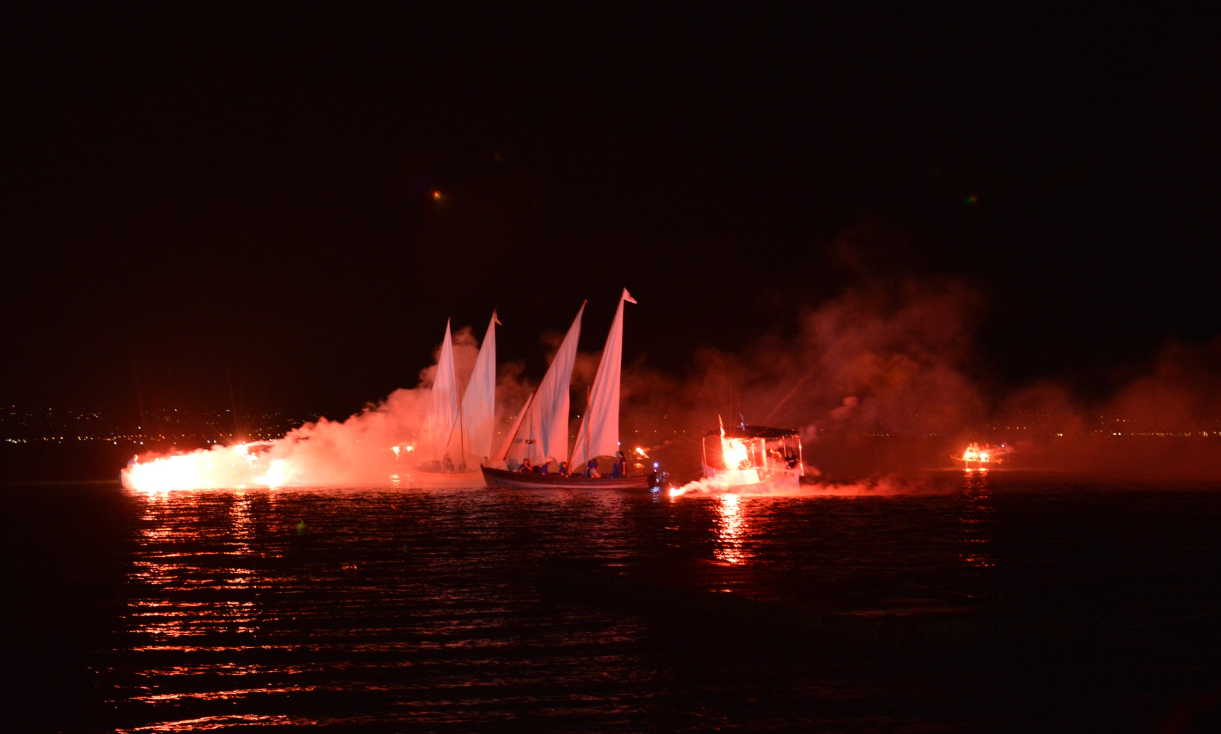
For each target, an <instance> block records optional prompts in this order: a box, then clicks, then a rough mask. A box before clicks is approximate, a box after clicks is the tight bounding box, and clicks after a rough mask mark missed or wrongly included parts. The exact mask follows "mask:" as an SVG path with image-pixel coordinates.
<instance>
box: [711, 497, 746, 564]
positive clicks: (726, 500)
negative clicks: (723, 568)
mask: <svg viewBox="0 0 1221 734" xmlns="http://www.w3.org/2000/svg"><path fill="white" fill-rule="evenodd" d="M717 510H718V515H719V517H718V520H719V523H718V527H717V549H716V551H715V553H714V555H715V556H716V559H717V560H718V561H721V562H722V563H728V564H730V565H738V564H740V563H744V562H745V561H746V553H745V552H744V551H743V548H742V541H743V532H744V530H745V528H744V527H743V525H742V506H741V499H740V498H739V497H738V495H736V494H723V495H721V497H720V502H719V504H718V506H717Z"/></svg>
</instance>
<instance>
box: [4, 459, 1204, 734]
mask: <svg viewBox="0 0 1221 734" xmlns="http://www.w3.org/2000/svg"><path fill="white" fill-rule="evenodd" d="M0 498H2V501H3V504H4V508H5V513H4V517H5V521H4V528H5V530H4V540H5V546H4V564H5V565H4V568H5V575H4V577H3V580H2V581H0V583H3V585H4V587H5V589H4V590H5V593H4V596H5V599H6V601H5V604H4V608H5V612H4V613H5V617H6V622H7V624H6V627H5V629H6V632H7V637H8V641H7V645H6V648H7V649H6V655H5V656H6V663H7V664H6V672H7V673H8V675H7V676H6V677H7V678H9V680H10V683H9V684H7V685H6V686H5V687H4V696H5V697H6V699H7V701H6V705H5V707H4V711H3V713H2V714H0V729H2V730H4V731H14V732H16V731H22V732H24V731H88V732H95V731H96V732H102V731H121V732H177V731H239V730H240V731H250V730H256V729H268V728H276V727H281V728H283V729H284V730H293V729H314V728H319V729H326V730H329V731H358V732H363V731H368V732H394V731H410V732H415V731H421V732H427V731H437V732H567V731H605V732H704V731H729V732H733V731H739V732H807V731H808V732H823V731H825V732H976V731H980V732H984V731H987V732H995V731H1003V732H1010V731H1011V732H1036V731H1037V732H1061V731H1062V732H1078V731H1108V732H1203V731H1221V633H1219V632H1218V627H1219V626H1221V586H1219V584H1218V579H1219V578H1221V485H1216V484H1158V483H1150V482H1145V483H1122V482H1116V481H1105V482H1104V481H1090V480H1085V479H1082V478H1079V477H1076V478H1074V477H1057V476H1051V475H1038V474H1029V473H1016V472H1014V473H1005V472H997V471H993V472H990V473H982V474H981V473H978V472H975V473H952V472H946V473H940V474H930V475H926V476H921V477H919V478H916V479H914V480H910V481H907V482H904V483H902V484H899V485H874V486H865V487H863V488H860V489H859V491H856V492H855V493H853V492H842V491H841V492H836V493H826V494H824V493H820V492H813V493H811V494H809V495H807V496H795V497H747V496H718V495H700V494H698V493H691V494H688V495H684V496H681V497H674V498H671V497H669V496H666V495H662V494H654V493H644V492H640V493H631V492H608V493H601V494H596V493H591V492H577V491H551V490H547V491H540V490H521V491H505V490H496V491H491V490H487V489H483V488H478V487H475V488H446V489H403V488H399V489H391V488H385V489H353V488H343V487H333V488H313V489H276V490H266V489H260V490H241V489H238V490H231V491H215V490H214V491H198V492H186V491H176V492H168V493H158V494H147V493H142V492H134V491H128V490H124V489H122V488H121V487H119V486H118V485H117V484H112V483H44V484H37V483H26V484H7V485H0ZM828 618H833V619H844V620H849V621H850V622H851V623H852V624H853V625H855V626H853V627H852V629H854V630H857V631H858V632H859V631H860V630H866V632H868V631H869V630H870V629H873V628H871V627H870V625H871V624H874V623H875V622H876V623H877V625H878V626H877V628H876V629H877V630H878V634H877V635H876V636H875V637H874V638H870V637H869V635H868V634H866V635H865V636H861V635H860V634H856V635H854V636H853V635H849V636H846V637H843V638H842V639H833V637H834V636H832V635H828V634H827V633H826V631H825V629H823V630H822V631H820V629H821V628H819V627H818V625H817V624H815V623H812V622H810V620H814V621H815V622H816V621H817V620H825V619H828ZM904 620H916V621H919V622H920V623H921V624H924V623H926V622H930V620H931V621H932V622H933V623H937V624H935V625H934V626H936V627H937V629H941V630H943V632H944V634H940V635H929V634H924V635H917V634H911V635H895V634H893V632H894V630H897V629H900V627H897V626H895V624H896V623H898V622H903V621H904ZM964 620H970V621H971V623H970V624H959V623H960V622H961V621H964ZM938 624H939V625H940V626H937V625H938ZM888 625H889V626H888ZM912 629H915V628H912ZM919 629H924V630H928V629H931V627H929V626H928V625H927V624H925V626H923V627H919ZM887 630H890V632H886V631H887ZM981 630H985V632H981Z"/></svg>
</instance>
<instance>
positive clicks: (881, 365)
mask: <svg viewBox="0 0 1221 734" xmlns="http://www.w3.org/2000/svg"><path fill="white" fill-rule="evenodd" d="M986 309H987V301H986V298H985V297H984V295H983V294H981V293H980V292H978V291H976V290H974V289H972V288H971V287H969V286H968V285H966V284H965V283H963V282H960V281H957V280H953V279H946V278H936V279H918V278H902V277H894V278H890V279H879V280H871V281H868V282H866V283H865V284H864V285H858V286H856V287H852V288H848V289H846V290H844V291H843V292H842V293H840V294H839V295H838V296H836V297H834V298H832V299H830V300H828V301H826V302H825V303H823V304H822V305H820V306H818V307H812V308H806V309H805V310H803V311H802V312H801V313H799V314H797V319H796V328H795V329H794V330H793V331H792V332H791V333H789V334H778V333H768V334H761V335H759V336H758V338H757V339H756V341H755V342H754V343H752V344H751V345H750V346H749V347H748V348H747V349H745V350H743V351H742V352H740V353H728V352H724V351H719V350H715V349H710V348H709V349H703V350H701V351H699V352H698V353H697V354H695V355H693V360H692V363H691V364H692V366H691V368H690V370H689V373H688V374H684V375H672V374H665V373H663V372H661V371H658V370H656V369H654V368H652V367H650V366H649V363H648V361H647V358H641V359H639V360H637V361H636V362H634V363H629V364H625V365H624V371H623V386H622V396H623V400H622V420H621V433H622V440H623V444H624V446H625V447H628V448H634V447H636V446H639V447H641V448H643V449H644V450H645V451H646V453H647V454H648V455H649V456H650V457H651V460H659V461H663V462H665V464H666V468H668V469H669V470H670V471H671V474H672V476H673V477H674V478H675V479H677V480H679V481H680V482H687V481H690V480H694V479H696V478H697V476H698V474H699V467H700V455H701V446H700V438H701V436H702V435H703V434H704V433H706V432H708V431H709V430H712V429H715V428H716V427H717V425H718V421H720V420H724V422H725V424H727V425H731V424H735V423H737V422H738V421H739V420H745V421H746V422H747V423H751V424H757V425H771V426H783V427H789V428H795V429H798V430H799V431H800V432H801V435H802V439H803V443H804V448H805V459H806V463H807V464H808V465H809V466H810V467H811V468H812V471H811V476H810V477H809V478H811V479H813V478H814V477H818V476H820V475H821V477H820V478H819V479H818V481H819V482H823V483H824V487H825V488H826V489H827V491H831V492H834V487H836V486H840V487H848V486H854V487H865V488H867V489H868V488H874V489H875V490H879V488H882V487H885V489H881V490H879V491H881V492H883V493H888V492H893V491H896V490H895V489H894V488H895V487H896V486H903V485H897V484H894V483H884V484H878V483H877V481H876V480H877V479H878V478H881V477H892V476H896V475H902V474H904V473H912V472H919V471H924V470H933V469H946V468H951V467H954V466H956V464H955V462H954V461H953V460H952V459H951V457H952V456H957V455H960V454H961V452H962V450H963V448H964V446H965V445H966V443H968V442H970V441H976V442H980V443H984V442H988V443H992V444H996V445H999V444H1002V443H1003V444H1006V445H1007V446H1009V447H1011V448H1012V449H1013V453H1012V455H1011V456H1010V457H1009V462H1008V464H1007V465H1004V468H1015V469H1030V470H1049V471H1057V470H1058V471H1066V472H1083V473H1085V472H1088V473H1091V474H1097V473H1107V474H1114V475H1117V476H1164V477H1178V478H1204V477H1221V451H1219V450H1218V448H1221V421H1219V420H1218V416H1221V340H1216V341H1213V342H1211V343H1209V344H1205V345H1189V344H1182V343H1173V342H1172V343H1169V344H1167V345H1165V346H1164V348H1163V349H1162V351H1161V353H1160V354H1159V355H1158V356H1157V358H1156V359H1155V360H1154V361H1153V362H1152V365H1151V366H1150V367H1149V368H1148V369H1147V370H1146V371H1144V373H1143V374H1140V375H1139V376H1138V377H1137V378H1135V379H1132V380H1129V381H1128V382H1127V383H1126V384H1124V385H1122V386H1121V387H1119V388H1118V389H1116V390H1113V391H1112V392H1111V393H1110V394H1109V395H1106V396H1104V397H1102V398H1098V397H1094V398H1091V399H1087V398H1084V397H1081V396H1080V395H1078V394H1075V393H1074V391H1073V389H1072V388H1071V386H1070V385H1069V384H1068V383H1067V382H1066V381H1063V380H1057V379H1051V378H1048V379H1044V380H1040V381H1037V382H1034V383H1032V384H1029V385H1025V386H1022V387H1019V388H1017V389H1010V390H1001V389H998V388H996V387H994V386H993V383H992V382H991V381H989V380H988V379H986V378H987V377H988V375H986V374H981V373H984V372H986V368H985V367H983V366H982V362H981V360H980V357H979V355H978V354H977V350H976V346H975V342H976V334H977V330H978V329H979V328H980V325H981V323H982V321H983V317H984V315H985V314H986ZM632 316H634V314H633V315H632ZM630 318H631V317H629V325H628V327H627V334H628V336H627V340H628V342H629V344H630V341H631V336H630V335H631V326H630ZM544 341H546V342H548V343H550V344H551V346H552V347H553V348H554V347H555V346H556V345H558V335H545V336H544ZM478 347H479V345H478V343H477V340H476V337H475V336H474V335H473V334H472V332H471V329H470V328H463V329H459V330H458V331H457V332H456V333H455V335H454V361H455V368H456V372H457V378H458V384H459V385H465V384H466V382H467V379H468V377H469V375H470V373H471V370H472V368H473V365H474V362H475V358H476V356H477V354H478ZM600 347H601V344H597V345H596V346H595V348H596V349H600ZM599 356H600V355H599V353H598V352H597V351H593V352H582V353H580V355H579V356H578V358H577V361H576V365H575V368H574V371H573V380H572V391H573V392H572V394H573V398H572V406H573V412H574V414H579V413H580V412H581V411H582V410H583V408H584V395H585V388H586V386H588V385H589V384H591V383H592V381H593V379H594V373H595V371H596V369H597V365H598V360H599ZM435 370H436V366H435V365H433V366H430V367H428V368H427V369H424V370H423V371H421V373H420V375H419V384H418V385H417V386H416V387H413V388H406V389H399V390H396V391H394V392H393V393H391V394H390V395H389V396H388V397H387V398H386V399H385V400H384V401H382V402H380V403H378V404H371V405H369V406H367V407H366V408H365V409H364V410H363V411H361V412H359V413H357V414H356V415H353V416H351V417H349V418H347V419H346V420H342V421H335V420H327V419H321V420H319V421H317V422H315V423H307V424H305V425H303V426H301V427H299V428H297V429H295V430H293V431H291V432H290V433H288V434H287V435H286V436H285V437H284V438H282V439H279V440H274V441H270V442H262V443H259V444H257V445H252V446H250V447H220V446H217V447H214V448H213V449H212V450H210V451H200V452H195V453H194V454H190V455H188V456H187V457H185V458H184V457H175V462H176V465H175V466H176V467H177V470H180V471H184V472H186V476H185V477H183V478H182V479H181V481H182V482H186V483H187V484H190V483H191V482H192V481H197V480H195V479H191V476H192V475H194V476H204V477H206V478H207V482H208V485H207V486H218V487H219V486H234V485H242V484H244V485H260V484H262V485H268V484H271V485H276V486H278V485H283V484H308V485H313V484H317V485H345V484H347V485H385V484H387V483H388V482H390V483H394V482H397V481H404V482H412V483H415V484H419V483H427V481H429V480H428V479H427V478H425V477H422V476H420V475H419V474H413V467H414V464H415V457H414V456H411V455H410V454H409V452H408V451H407V449H406V447H407V446H410V445H412V444H413V443H414V442H416V441H418V440H420V438H421V436H422V429H423V426H424V425H425V421H426V415H427V409H428V401H429V393H430V387H431V385H432V382H433V377H434V373H435ZM533 387H534V384H533V382H532V381H531V380H529V379H527V376H526V375H525V367H524V365H523V364H520V363H513V362H510V363H502V364H500V365H499V368H498V381H497V425H498V428H499V429H500V430H501V431H503V430H504V429H506V428H507V426H508V424H509V423H510V422H511V419H512V417H513V416H514V415H515V414H516V412H517V411H518V410H519V409H520V408H521V406H522V405H523V403H524V402H525V400H526V398H527V397H528V395H529V394H530V392H531V390H532V389H533ZM577 420H578V419H577V418H575V415H574V422H573V427H572V430H571V431H570V433H571V434H572V435H575V434H576V421H577ZM501 440H503V435H502V434H498V435H497V436H495V438H494V443H496V444H498V443H499V441H501ZM396 446H397V447H399V448H400V451H399V452H398V453H397V454H396V453H395V452H394V451H393V450H392V448H393V447H396ZM150 458H152V457H142V461H141V464H142V465H148V463H149V462H148V460H149V459H150ZM169 464H170V462H163V463H162V469H164V470H165V471H167V472H169V474H168V476H169V477H170V479H169V480H168V483H169V484H171V485H174V486H178V484H177V483H178V482H179V480H178V479H175V478H173V473H172V471H170V469H169ZM192 473H193V474H192ZM870 478H873V480H872V483H870V481H871V480H870ZM861 481H864V482H865V483H864V484H853V482H861ZM836 482H841V484H838V485H837V484H836ZM696 489H698V487H696ZM845 491H846V490H845ZM902 491H907V490H906V489H904V490H902Z"/></svg>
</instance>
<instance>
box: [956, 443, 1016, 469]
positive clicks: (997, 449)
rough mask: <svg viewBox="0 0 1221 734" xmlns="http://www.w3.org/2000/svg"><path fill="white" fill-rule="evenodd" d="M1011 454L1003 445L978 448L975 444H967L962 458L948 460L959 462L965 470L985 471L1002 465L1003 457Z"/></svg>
mask: <svg viewBox="0 0 1221 734" xmlns="http://www.w3.org/2000/svg"><path fill="white" fill-rule="evenodd" d="M1011 452H1012V449H1010V448H1009V447H1008V446H1006V445H1005V444H1001V445H1000V446H993V445H992V444H990V443H986V444H984V445H983V446H980V445H979V444H977V443H975V442H971V443H969V444H967V448H966V450H965V451H963V452H962V456H953V455H951V456H950V458H951V459H953V460H955V461H961V462H962V465H963V468H965V469H971V468H975V469H987V468H988V467H991V466H996V465H998V464H1003V463H1004V462H1005V457H1006V456H1008V455H1009V454H1010V453H1011Z"/></svg>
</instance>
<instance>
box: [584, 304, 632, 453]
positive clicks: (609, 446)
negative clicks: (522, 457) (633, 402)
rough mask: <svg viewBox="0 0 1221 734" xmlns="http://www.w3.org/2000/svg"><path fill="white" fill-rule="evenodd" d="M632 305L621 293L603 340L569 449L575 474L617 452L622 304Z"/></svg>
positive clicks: (621, 360)
mask: <svg viewBox="0 0 1221 734" xmlns="http://www.w3.org/2000/svg"><path fill="white" fill-rule="evenodd" d="M624 301H629V302H631V303H635V302H636V301H635V299H633V298H632V296H631V294H630V293H628V292H627V289H626V288H624V289H623V295H622V296H620V297H619V308H618V309H616V311H615V319H614V320H613V321H612V322H611V328H610V333H609V334H607V336H606V347H604V348H603V349H602V361H601V362H599V363H598V374H597V375H596V376H595V377H594V384H593V388H592V389H591V390H590V392H589V405H588V406H586V408H585V416H584V417H583V418H582V419H581V430H580V431H578V432H577V442H576V444H574V445H573V447H572V461H571V462H570V463H569V464H568V465H569V466H571V467H573V469H574V470H580V469H582V468H584V466H585V463H586V462H587V461H589V460H590V459H591V458H594V457H597V456H614V455H615V454H616V452H618V451H619V378H620V372H621V371H622V364H623V302H624Z"/></svg>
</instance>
